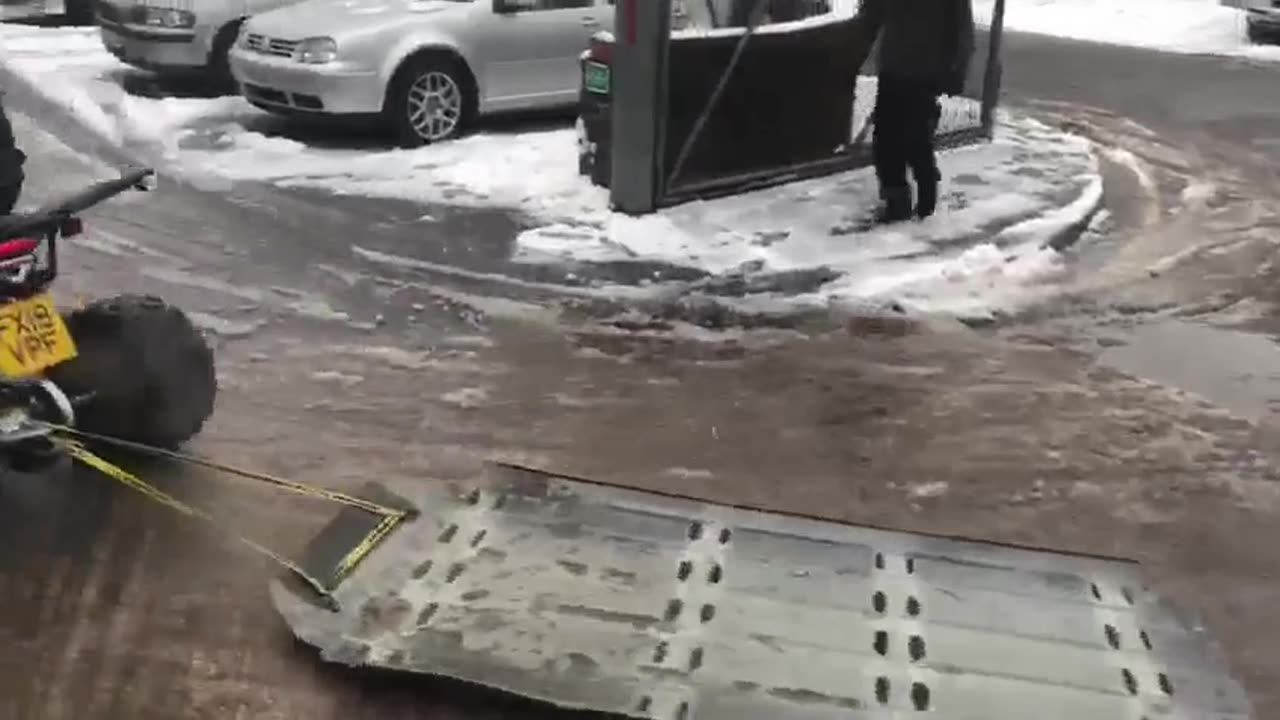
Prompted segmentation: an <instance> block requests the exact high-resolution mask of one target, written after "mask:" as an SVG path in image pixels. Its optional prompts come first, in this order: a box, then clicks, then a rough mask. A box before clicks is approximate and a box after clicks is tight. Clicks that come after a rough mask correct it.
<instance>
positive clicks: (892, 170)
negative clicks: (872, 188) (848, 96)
mask: <svg viewBox="0 0 1280 720" xmlns="http://www.w3.org/2000/svg"><path fill="white" fill-rule="evenodd" d="M904 85H905V84H904V83H902V82H901V81H898V80H896V79H894V78H890V77H883V76H882V77H881V78H880V81H879V83H878V84H877V88H876V108H875V117H874V122H875V127H874V130H873V131H872V136H871V152H872V159H873V161H874V162H875V168H876V179H877V180H878V181H879V182H880V198H881V200H882V201H883V203H884V204H883V206H882V207H881V211H880V220H881V221H883V222H896V221H898V220H906V219H907V218H908V217H910V216H911V186H910V185H908V184H907V164H908V160H909V152H910V150H909V145H908V143H909V141H910V136H909V134H908V133H906V132H904V130H907V122H906V121H909V119H910V114H911V113H910V104H909V102H904V101H908V100H909V95H908V94H907V93H904V90H905V89H906V88H905V87H904Z"/></svg>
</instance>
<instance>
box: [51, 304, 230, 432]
mask: <svg viewBox="0 0 1280 720" xmlns="http://www.w3.org/2000/svg"><path fill="white" fill-rule="evenodd" d="M66 321H67V327H68V329H69V330H70V332H71V337H72V338H73V339H74V340H75V342H76V345H77V347H78V349H79V353H80V354H79V355H78V356H77V357H76V358H75V359H73V360H70V361H68V362H65V363H63V364H61V365H58V366H56V367H54V368H53V369H52V370H51V371H50V372H49V373H48V375H49V379H51V380H53V381H54V382H55V383H56V384H57V385H58V386H59V387H60V388H62V390H63V392H65V393H66V394H67V395H68V396H70V397H72V398H73V399H74V398H77V397H83V396H86V395H90V394H92V397H90V398H89V399H88V400H86V401H85V402H84V403H83V404H82V405H80V406H78V407H77V408H76V424H77V425H78V426H79V428H80V429H82V430H85V431H86V432H91V433H95V434H100V435H109V436H111V437H115V438H120V439H121V440H129V441H132V442H137V443H145V444H147V445H151V446H154V447H160V448H165V449H170V450H172V449H175V448H177V447H178V446H180V445H181V444H182V443H184V442H186V441H187V440H189V439H190V438H192V437H194V436H195V435H196V434H197V433H199V432H200V430H201V428H202V427H203V426H204V423H205V421H206V420H208V419H209V416H210V415H212V414H213V404H214V398H215V396H216V395H217V389H218V381H217V376H216V373H215V369H214V362H213V351H212V350H211V349H210V348H209V345H208V344H207V343H206V342H205V339H204V337H203V335H201V333H200V331H199V329H197V328H196V327H195V326H194V325H193V324H192V323H191V320H190V318H188V317H187V316H186V314H184V313H183V312H182V311H181V310H179V309H177V308H175V307H172V306H170V305H168V304H166V303H165V302H164V301H163V300H161V299H160V298H157V297H151V296H140V295H123V296H120V297H116V298H110V299H106V300H99V301H97V302H95V303H92V304H90V305H88V306H86V307H84V308H81V309H79V310H76V311H74V312H71V313H69V314H68V315H67V318H66Z"/></svg>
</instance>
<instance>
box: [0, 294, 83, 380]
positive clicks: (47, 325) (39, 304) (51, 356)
mask: <svg viewBox="0 0 1280 720" xmlns="http://www.w3.org/2000/svg"><path fill="white" fill-rule="evenodd" d="M75 356H76V343H75V341H74V340H72V339H71V333H70V332H68V331H67V325H66V323H64V322H63V321H62V316H61V315H59V314H58V308H57V307H56V306H54V304H53V298H52V297H50V296H49V294H48V293H40V294H39V295H36V296H35V297H32V298H28V299H26V300H18V301H15V302H11V303H9V304H7V305H4V306H0V375H3V376H5V377H9V378H25V377H31V376H33V375H39V374H40V372H41V371H43V370H44V369H46V368H49V367H52V366H54V365H57V364H58V363H61V362H66V361H67V360H70V359H72V358H74V357H75Z"/></svg>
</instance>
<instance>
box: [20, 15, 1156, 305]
mask: <svg viewBox="0 0 1280 720" xmlns="http://www.w3.org/2000/svg"><path fill="white" fill-rule="evenodd" d="M1166 1H1171V0H1166ZM0 43H2V46H3V48H4V50H3V55H0V64H3V65H4V66H5V67H7V68H8V69H10V70H12V71H15V72H17V73H19V74H21V75H23V76H24V77H26V78H28V79H29V80H31V81H32V83H33V84H35V85H38V86H39V87H40V88H41V91H42V92H43V93H46V94H48V95H49V96H50V97H54V98H57V99H58V101H59V102H60V104H62V105H63V106H64V107H67V108H71V109H72V110H73V112H75V113H77V114H78V115H79V116H80V117H81V118H82V120H83V121H84V123H85V124H86V125H88V126H89V127H91V128H93V129H94V132H96V133H101V134H104V135H109V136H111V137H113V138H115V139H116V140H117V141H118V142H121V143H124V144H126V145H131V146H133V147H135V148H143V149H146V150H148V151H150V152H151V153H152V154H153V156H155V157H157V158H160V159H162V160H163V162H165V163H168V165H169V167H167V168H165V170H166V171H167V172H179V173H181V174H183V175H185V176H187V177H188V178H191V179H198V180H205V181H208V180H217V181H219V182H222V183H224V184H235V183H253V182H261V183H272V184H275V185H277V186H281V187H299V188H311V189H318V190H324V191H329V192H333V193H337V194H343V195H352V196H364V197H380V198H394V199H402V200H409V201H416V202H421V203H424V204H427V205H431V204H452V205H465V206H473V207H497V208H504V209H510V210H513V211H517V212H519V213H521V214H522V215H524V216H525V217H526V219H527V223H526V225H527V226H529V227H531V229H530V230H527V231H526V232H523V233H522V234H521V235H520V236H519V237H518V238H517V239H516V254H515V258H514V259H515V260H516V261H517V262H524V263H557V264H570V265H572V264H579V263H593V262H597V263H598V262H629V261H630V262H634V261H643V262H647V263H666V264H670V265H673V266H680V267H684V268H694V269H697V270H702V271H705V272H706V273H710V274H713V275H730V276H746V277H753V278H761V277H763V278H768V277H771V276H774V275H777V274H786V273H803V272H807V271H819V270H821V271H823V272H824V273H825V274H826V275H828V276H829V277H831V278H834V279H833V280H830V281H829V282H826V283H825V284H824V285H822V286H821V287H819V288H818V289H816V290H812V289H811V288H810V290H811V291H809V292H806V293H805V294H800V295H796V294H794V293H792V294H790V295H786V296H785V297H784V296H783V293H782V291H781V290H778V291H776V295H765V296H762V298H763V299H765V300H768V301H771V302H775V301H776V302H785V303H789V304H794V303H801V304H812V305H832V304H835V305H840V304H843V303H855V304H860V305H861V304H867V303H872V304H882V303H891V302H892V303H898V304H901V305H906V306H908V307H911V308H917V309H921V310H929V311H952V312H961V313H964V314H989V313H991V312H995V311H997V310H1001V309H1008V308H1011V307H1014V306H1016V305H1018V304H1019V303H1021V302H1024V301H1027V300H1030V299H1033V298H1035V297H1038V296H1040V295H1042V294H1043V293H1044V292H1045V283H1046V282H1047V281H1051V280H1052V279H1053V278H1054V277H1055V276H1056V274H1057V273H1059V271H1060V269H1061V257H1060V256H1059V254H1058V253H1057V252H1055V251H1053V250H1051V249H1046V247H1045V245H1046V242H1048V241H1050V240H1052V239H1053V238H1054V237H1055V236H1056V235H1057V234H1058V233H1060V232H1062V230H1063V229H1064V228H1069V227H1073V226H1076V225H1078V224H1080V223H1081V222H1082V221H1084V220H1085V219H1086V218H1087V217H1088V216H1089V215H1091V214H1092V212H1093V211H1094V209H1095V208H1096V206H1097V203H1098V201H1099V196H1100V180H1099V177H1098V172H1097V164H1096V160H1095V158H1094V156H1093V153H1092V151H1091V148H1090V146H1089V144H1088V143H1087V142H1086V141H1084V140H1083V139H1080V138H1077V137H1073V136H1069V135H1066V134H1063V133H1061V132H1059V131H1057V130H1054V129H1051V128H1049V127H1046V126H1044V125H1042V124H1040V123H1037V122H1034V121H1031V120H1028V119H1018V118H1004V119H1003V120H1002V122H1001V124H1000V126H999V128H998V132H997V137H996V138H995V140H994V141H993V142H992V143H989V144H984V145H979V146H974V147H970V148H967V149H962V150H957V151H953V152H947V153H944V154H943V155H942V156H941V164H942V169H943V173H944V176H945V178H946V180H945V181H944V185H943V187H942V189H941V200H940V211H939V213H938V214H937V215H936V216H935V217H933V218H930V219H928V220H926V221H924V222H919V223H914V222H913V223H904V224H900V225H897V226H890V227H886V228H879V229H875V230H872V231H869V232H857V233H855V232H853V230H852V227H853V226H854V225H855V224H857V223H858V222H860V221H861V220H862V219H863V218H865V217H866V216H867V215H868V214H869V213H870V212H871V210H872V207H873V204H874V203H875V201H876V196H877V190H876V183H875V179H874V176H873V174H872V173H871V172H870V171H869V170H861V171H856V172H851V173H845V174H842V175H837V176H833V177H827V178H820V179H815V180H809V181H805V182H798V183H791V184H788V185H785V186H782V187H778V188H772V189H766V190H761V191H757V192H754V193H750V194H746V195H742V196H737V197H730V198H724V199H718V200H713V201H706V202H697V203H690V204H685V205H681V206H677V207H674V208H669V209H666V210H663V211H661V212H658V213H655V214H653V215H649V216H645V217H629V216H625V215H621V214H617V213H613V212H611V211H610V209H609V207H608V193H607V191H606V190H604V189H602V188H598V187H595V186H593V185H591V184H590V183H589V182H588V181H587V180H586V178H584V177H582V176H580V175H579V174H578V172H577V143H578V137H577V134H576V132H575V130H574V129H573V128H561V127H555V128H551V129H546V128H544V129H524V130H522V131H519V132H495V131H488V132H482V133H479V134H475V135H472V136H470V137H466V138H463V139H461V140H458V141H454V142H449V143H442V144H439V145H434V146H430V147H426V148H420V149H415V150H402V149H385V148H378V147H374V148H355V147H351V144H350V143H349V142H348V143H347V146H346V147H342V146H341V144H340V143H335V142H333V141H332V140H333V139H332V138H329V139H328V141H327V142H325V143H324V145H326V146H334V145H337V146H338V147H317V146H315V145H312V144H308V143H307V142H303V141H302V140H299V139H296V137H297V133H296V129H294V128H291V127H290V126H289V125H287V124H286V123H283V122H281V121H280V120H278V119H277V118H273V117H271V116H270V115H268V114H266V113H263V112H261V111H258V110H256V109H255V108H253V107H252V106H250V105H249V104H248V103H247V102H245V101H244V100H242V99H240V98H237V97H231V98H214V99H199V98H172V97H168V98H145V97H138V96H135V95H130V94H128V93H125V92H124V91H123V90H122V89H121V87H120V81H121V77H122V76H123V75H125V74H128V73H129V72H130V71H129V70H127V69H126V68H124V67H123V66H122V65H120V63H118V62H117V61H116V60H115V59H114V58H112V57H110V56H109V55H108V54H107V53H106V52H105V50H103V49H102V46H101V44H100V42H99V41H98V39H97V37H96V34H95V33H94V32H93V31H92V30H91V29H90V30H86V29H75V28H69V29H68V28H64V29H38V28H30V27H22V28H17V27H14V26H7V27H4V26H0ZM873 96H874V81H873V80H871V79H868V78H862V79H860V81H859V89H858V97H859V104H858V107H857V109H856V112H855V115H857V116H859V117H861V116H865V114H866V112H867V110H868V109H869V106H870V103H871V98H872V97H873ZM966 103H970V101H966V100H957V101H954V103H953V104H952V105H951V106H949V107H948V108H947V112H946V113H945V115H946V116H957V115H967V114H970V113H972V112H973V107H972V105H971V104H966ZM857 125H858V123H855V127H856V126H857ZM290 135H293V137H290ZM430 221H431V220H430V218H429V217H427V216H424V219H423V222H430ZM648 285H651V286H652V287H653V289H654V290H655V291H656V290H661V289H663V288H664V287H665V286H666V284H665V283H664V282H663V278H662V274H661V273H660V272H659V273H658V274H657V276H656V277H654V278H653V280H652V282H651V283H648ZM639 289H640V288H631V289H619V288H600V291H601V292H622V291H625V292H628V293H634V292H636V291H637V290H639ZM758 299H759V298H758Z"/></svg>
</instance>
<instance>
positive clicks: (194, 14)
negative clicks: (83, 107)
mask: <svg viewBox="0 0 1280 720" xmlns="http://www.w3.org/2000/svg"><path fill="white" fill-rule="evenodd" d="M298 1H299V0H143V2H136V0H95V2H96V5H95V10H96V11H97V19H98V25H99V26H100V28H101V33H102V44H103V45H105V46H106V48H107V50H108V51H109V52H110V53H111V54H112V55H115V56H116V57H117V58H119V59H120V60H121V62H124V63H125V64H127V65H132V66H134V67H137V68H141V69H144V70H149V71H152V72H154V73H156V74H157V75H163V76H171V77H174V76H177V77H185V78H196V79H202V80H207V81H209V82H211V83H212V84H213V85H215V86H216V87H218V88H219V89H223V90H226V91H228V92H234V90H235V82H234V81H233V80H232V77H231V70H230V68H229V66H228V64H227V52H228V51H229V50H230V49H231V46H232V45H234V44H235V41H236V35H237V34H238V33H239V32H240V24H241V23H243V22H244V20H245V19H246V18H248V17H249V16H251V15H254V14H257V13H260V12H266V11H267V10H274V9H276V8H279V7H284V6H286V5H292V4H294V3H296V2H298Z"/></svg>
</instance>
